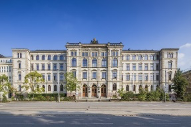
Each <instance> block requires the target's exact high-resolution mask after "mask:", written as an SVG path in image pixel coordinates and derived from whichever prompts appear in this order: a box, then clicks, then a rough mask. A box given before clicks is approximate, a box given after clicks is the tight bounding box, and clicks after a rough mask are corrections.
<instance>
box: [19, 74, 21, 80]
mask: <svg viewBox="0 0 191 127" xmlns="http://www.w3.org/2000/svg"><path fill="white" fill-rule="evenodd" d="M19 81H21V74H20V73H19Z"/></svg>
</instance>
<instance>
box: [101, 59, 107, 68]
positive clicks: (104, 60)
mask: <svg viewBox="0 0 191 127" xmlns="http://www.w3.org/2000/svg"><path fill="white" fill-rule="evenodd" d="M106 66H107V60H106V59H105V58H104V59H102V67H106Z"/></svg>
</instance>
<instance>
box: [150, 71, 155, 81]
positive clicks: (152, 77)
mask: <svg viewBox="0 0 191 127" xmlns="http://www.w3.org/2000/svg"><path fill="white" fill-rule="evenodd" d="M153 80H154V74H152V73H151V74H150V81H153Z"/></svg>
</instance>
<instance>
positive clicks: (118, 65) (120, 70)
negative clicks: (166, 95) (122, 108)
mask: <svg viewBox="0 0 191 127" xmlns="http://www.w3.org/2000/svg"><path fill="white" fill-rule="evenodd" d="M12 54H13V57H12V62H13V63H12V66H13V73H12V76H13V78H12V79H13V86H14V87H15V88H17V89H18V91H22V85H23V83H24V76H25V75H26V74H28V73H29V72H31V71H37V72H39V73H41V74H42V75H43V78H44V79H45V83H43V84H40V87H44V88H45V93H57V92H60V93H67V91H66V90H64V88H63V87H64V85H65V84H66V82H65V78H64V73H66V72H73V74H74V76H75V77H76V78H77V79H78V81H79V84H78V85H79V86H80V89H78V90H76V91H75V92H74V93H75V94H76V96H78V98H79V99H80V98H111V97H113V96H114V95H115V96H117V91H118V90H119V89H122V88H123V89H124V90H125V91H133V92H134V93H139V89H140V88H143V89H145V90H148V91H152V90H156V88H157V87H160V88H163V89H165V91H166V92H171V85H173V84H172V82H171V80H172V78H173V76H174V73H175V72H176V70H177V60H178V48H164V49H161V50H123V44H122V43H109V42H108V43H106V44H99V43H98V42H97V41H96V40H93V41H92V42H91V43H90V44H83V43H80V42H79V43H67V44H66V50H35V51H30V50H28V49H12Z"/></svg>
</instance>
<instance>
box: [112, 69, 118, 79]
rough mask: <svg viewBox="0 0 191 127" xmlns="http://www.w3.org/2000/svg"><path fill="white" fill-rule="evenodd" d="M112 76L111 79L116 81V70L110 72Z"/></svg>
mask: <svg viewBox="0 0 191 127" xmlns="http://www.w3.org/2000/svg"><path fill="white" fill-rule="evenodd" d="M112 76H113V79H117V71H116V70H114V71H113V72H112Z"/></svg>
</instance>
